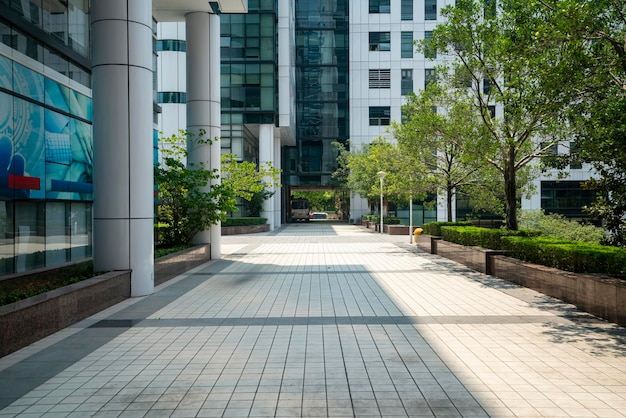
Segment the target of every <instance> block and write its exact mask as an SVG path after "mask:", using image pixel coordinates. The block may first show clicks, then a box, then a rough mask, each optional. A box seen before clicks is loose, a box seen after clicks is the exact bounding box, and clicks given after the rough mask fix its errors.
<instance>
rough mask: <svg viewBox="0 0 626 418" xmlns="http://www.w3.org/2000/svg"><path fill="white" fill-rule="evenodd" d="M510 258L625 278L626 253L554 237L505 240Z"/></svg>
mask: <svg viewBox="0 0 626 418" xmlns="http://www.w3.org/2000/svg"><path fill="white" fill-rule="evenodd" d="M502 247H503V249H504V250H507V251H510V252H511V256H512V257H515V258H517V259H520V260H524V261H528V262H530V263H535V264H541V265H544V266H548V267H554V268H557V269H560V270H566V271H571V272H574V273H601V274H607V275H610V276H613V277H618V278H622V279H623V278H626V249H624V248H619V247H610V246H606V245H600V244H593V243H587V242H581V241H569V240H564V239H560V238H552V237H521V236H517V237H513V236H508V237H502Z"/></svg>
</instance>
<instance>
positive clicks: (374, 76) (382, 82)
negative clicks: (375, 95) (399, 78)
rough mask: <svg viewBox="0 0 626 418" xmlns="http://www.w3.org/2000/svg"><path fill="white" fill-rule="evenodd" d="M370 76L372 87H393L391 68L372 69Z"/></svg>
mask: <svg viewBox="0 0 626 418" xmlns="http://www.w3.org/2000/svg"><path fill="white" fill-rule="evenodd" d="M369 78H370V88H371V89H388V88H391V70H370V71H369Z"/></svg>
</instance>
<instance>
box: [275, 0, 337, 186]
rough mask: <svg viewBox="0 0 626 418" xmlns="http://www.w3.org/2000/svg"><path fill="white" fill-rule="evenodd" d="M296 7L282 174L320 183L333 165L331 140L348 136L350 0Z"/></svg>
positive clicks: (300, 0)
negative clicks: (290, 127) (292, 108)
mask: <svg viewBox="0 0 626 418" xmlns="http://www.w3.org/2000/svg"><path fill="white" fill-rule="evenodd" d="M295 5H296V92H297V93H296V107H297V109H296V147H291V148H288V149H286V150H285V154H286V155H285V156H284V159H285V161H286V164H283V170H284V171H285V176H284V178H285V179H290V181H291V182H292V183H293V181H297V183H295V184H291V185H322V186H323V185H326V184H327V183H328V181H329V180H330V175H331V173H332V172H333V171H334V170H335V169H336V156H337V155H336V151H335V149H334V147H333V146H332V143H333V142H335V141H338V142H342V143H345V142H346V141H347V139H348V136H349V134H348V129H349V128H348V127H349V120H348V94H349V90H348V58H349V56H348V45H349V44H348V1H347V0H296V2H295ZM296 179H297V180H296Z"/></svg>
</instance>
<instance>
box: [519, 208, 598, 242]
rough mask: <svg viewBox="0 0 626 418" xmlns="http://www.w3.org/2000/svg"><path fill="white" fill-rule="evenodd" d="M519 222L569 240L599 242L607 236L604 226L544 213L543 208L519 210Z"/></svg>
mask: <svg viewBox="0 0 626 418" xmlns="http://www.w3.org/2000/svg"><path fill="white" fill-rule="evenodd" d="M519 224H520V226H521V227H523V228H528V229H535V230H538V231H541V232H542V235H546V236H550V237H555V238H561V239H565V240H571V241H583V242H590V243H596V244H600V243H602V242H604V241H606V239H607V237H608V234H607V231H606V230H605V229H604V228H600V227H597V226H594V225H589V224H581V223H579V222H576V221H572V220H570V219H567V218H565V217H564V216H562V215H558V214H548V215H546V214H545V213H544V212H543V210H522V211H520V216H519Z"/></svg>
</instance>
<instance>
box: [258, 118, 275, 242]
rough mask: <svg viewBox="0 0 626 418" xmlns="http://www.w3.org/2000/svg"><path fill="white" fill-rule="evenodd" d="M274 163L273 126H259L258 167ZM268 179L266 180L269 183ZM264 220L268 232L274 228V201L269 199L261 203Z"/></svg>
mask: <svg viewBox="0 0 626 418" xmlns="http://www.w3.org/2000/svg"><path fill="white" fill-rule="evenodd" d="M268 162H269V163H273V162H274V125H271V124H265V125H260V126H259V165H263V164H265V163H268ZM269 180H270V179H266V181H267V182H269ZM261 216H263V217H264V218H267V223H269V225H270V231H273V230H274V228H275V222H274V199H273V198H269V199H266V200H265V201H263V213H262V214H261Z"/></svg>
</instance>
